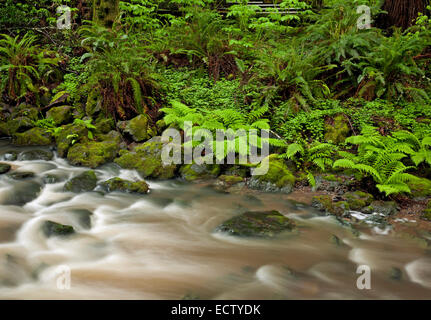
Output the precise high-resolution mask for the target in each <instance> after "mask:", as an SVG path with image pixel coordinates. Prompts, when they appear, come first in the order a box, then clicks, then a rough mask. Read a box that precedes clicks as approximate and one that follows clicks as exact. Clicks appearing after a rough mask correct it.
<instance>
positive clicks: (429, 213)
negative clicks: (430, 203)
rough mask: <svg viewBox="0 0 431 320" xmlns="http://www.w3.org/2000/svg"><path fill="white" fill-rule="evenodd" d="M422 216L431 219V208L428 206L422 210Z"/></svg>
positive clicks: (424, 218)
mask: <svg viewBox="0 0 431 320" xmlns="http://www.w3.org/2000/svg"><path fill="white" fill-rule="evenodd" d="M421 218H422V219H423V220H427V221H431V209H429V208H427V209H425V210H424V211H423V212H422V216H421Z"/></svg>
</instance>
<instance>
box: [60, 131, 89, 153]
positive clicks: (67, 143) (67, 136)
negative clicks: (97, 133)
mask: <svg viewBox="0 0 431 320" xmlns="http://www.w3.org/2000/svg"><path fill="white" fill-rule="evenodd" d="M71 136H75V137H76V138H73V139H72V138H71ZM73 140H76V142H82V141H85V140H88V130H87V128H86V127H85V126H83V125H76V124H68V125H65V126H62V127H61V131H60V133H59V134H58V135H57V136H56V137H55V143H56V145H57V152H58V155H59V156H60V157H62V158H64V157H66V155H67V151H68V150H69V148H70V147H71V146H72V141H73Z"/></svg>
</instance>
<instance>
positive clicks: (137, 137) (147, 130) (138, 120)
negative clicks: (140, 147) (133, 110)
mask: <svg viewBox="0 0 431 320" xmlns="http://www.w3.org/2000/svg"><path fill="white" fill-rule="evenodd" d="M117 127H118V129H120V130H121V132H122V133H123V134H125V135H129V136H130V137H132V139H133V140H134V141H136V142H142V141H146V140H148V139H149V138H151V137H152V136H154V135H155V134H156V130H153V129H152V128H151V126H150V125H149V121H148V117H147V116H146V115H142V114H141V115H139V116H137V117H135V118H133V119H132V120H129V121H120V122H118V124H117Z"/></svg>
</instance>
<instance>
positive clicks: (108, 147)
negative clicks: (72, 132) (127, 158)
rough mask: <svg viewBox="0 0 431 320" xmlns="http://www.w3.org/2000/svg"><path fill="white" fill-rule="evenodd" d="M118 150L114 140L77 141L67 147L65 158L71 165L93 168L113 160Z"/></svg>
mask: <svg viewBox="0 0 431 320" xmlns="http://www.w3.org/2000/svg"><path fill="white" fill-rule="evenodd" d="M118 150H119V146H118V144H117V143H115V142H107V141H104V142H94V141H92V142H87V143H78V144H75V145H73V146H72V147H71V148H70V149H69V151H68V153H67V160H69V162H70V163H71V164H72V165H75V166H84V167H89V168H93V169H94V168H97V167H99V166H101V165H102V164H105V163H108V162H111V161H112V160H114V158H115V156H116V155H117V152H118Z"/></svg>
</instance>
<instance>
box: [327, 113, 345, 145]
mask: <svg viewBox="0 0 431 320" xmlns="http://www.w3.org/2000/svg"><path fill="white" fill-rule="evenodd" d="M349 133H350V128H349V122H348V121H347V119H346V118H345V117H344V116H343V115H337V116H335V117H334V122H333V124H328V123H327V124H325V141H328V142H329V141H332V142H333V143H335V144H339V143H342V142H344V140H346V138H347V137H348V135H349Z"/></svg>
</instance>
